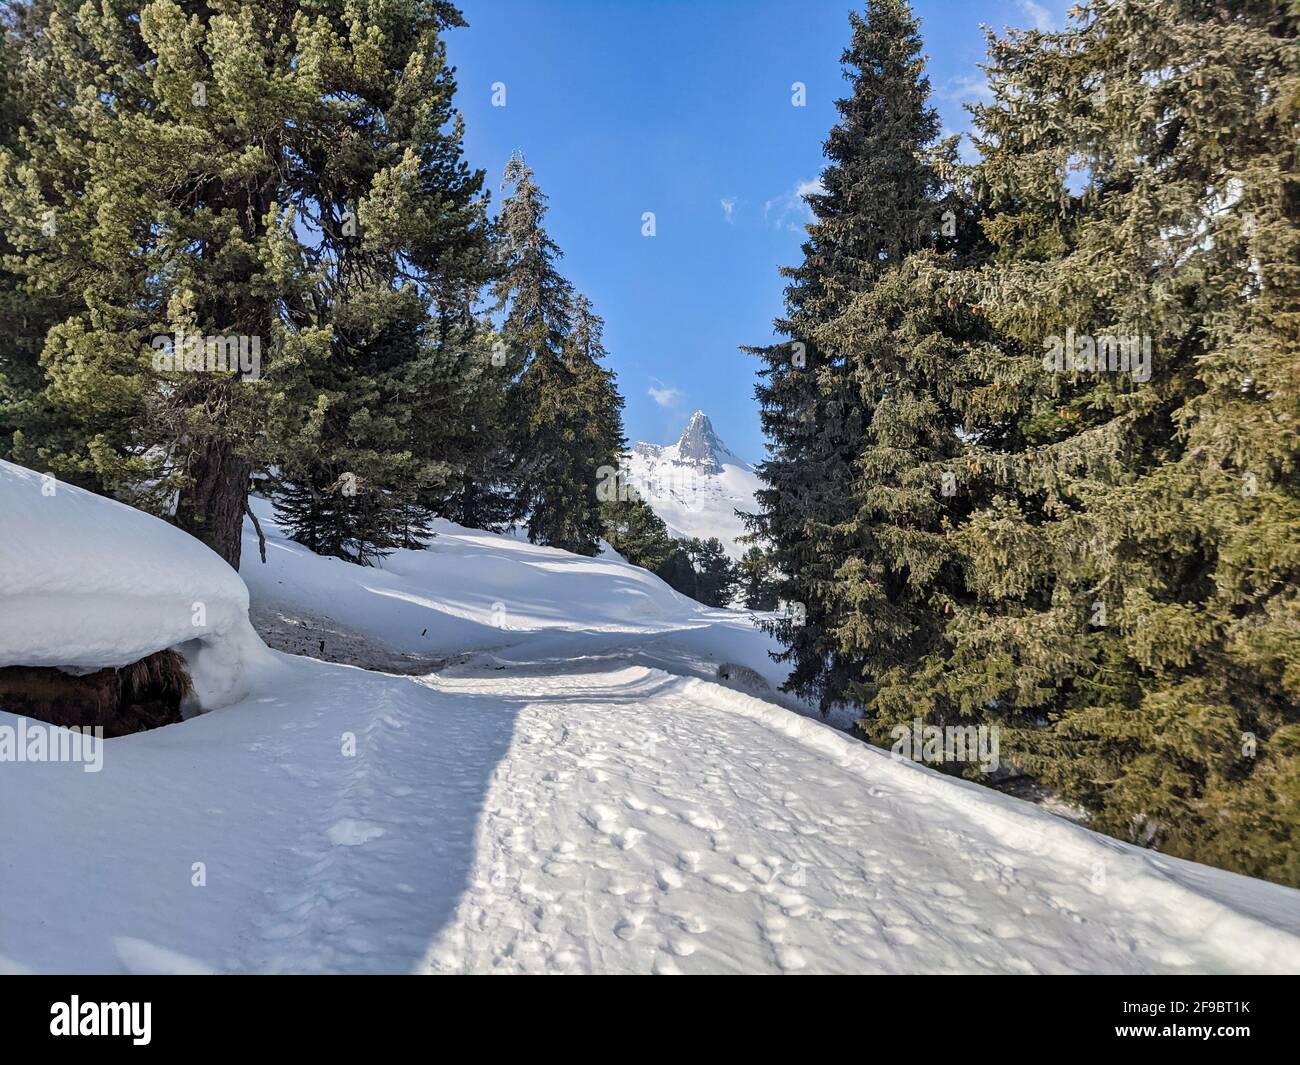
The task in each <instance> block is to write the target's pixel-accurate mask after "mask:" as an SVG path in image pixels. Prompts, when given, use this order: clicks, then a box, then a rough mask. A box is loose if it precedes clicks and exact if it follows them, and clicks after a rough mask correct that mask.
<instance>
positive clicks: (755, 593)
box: [737, 546, 777, 610]
mask: <svg viewBox="0 0 1300 1065" xmlns="http://www.w3.org/2000/svg"><path fill="white" fill-rule="evenodd" d="M737 576H738V580H739V584H740V597H741V599H742V600H743V601H744V604H745V606H747V607H749V609H750V610H775V609H776V604H777V595H776V580H775V576H774V574H773V572H772V560H771V558H770V557H769V556H768V554H767V552H765V551H764V550H763V549H762V548H761V547H757V546H753V547H750V548H748V549H747V550H746V551H745V554H744V556H743V557H742V558H741V560H740V564H739V565H738V566H737Z"/></svg>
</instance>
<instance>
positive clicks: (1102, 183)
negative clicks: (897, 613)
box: [881, 0, 1300, 883]
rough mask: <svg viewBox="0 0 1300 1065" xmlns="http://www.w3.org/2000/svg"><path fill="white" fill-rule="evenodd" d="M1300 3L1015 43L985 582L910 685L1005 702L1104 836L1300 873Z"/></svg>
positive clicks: (990, 282) (985, 507)
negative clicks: (1299, 134)
mask: <svg viewBox="0 0 1300 1065" xmlns="http://www.w3.org/2000/svg"><path fill="white" fill-rule="evenodd" d="M1298 22H1300V20H1298V19H1297V16H1296V14H1295V13H1294V10H1291V11H1288V10H1287V8H1286V5H1283V4H1279V3H1269V2H1248V3H1242V4H1237V5H1233V6H1231V7H1228V6H1226V5H1219V4H1210V3H1197V2H1179V3H1170V2H1155V0H1116V2H1108V3H1092V4H1084V5H1081V7H1080V8H1079V9H1078V11H1077V14H1076V17H1075V18H1074V19H1073V20H1072V22H1071V24H1070V25H1069V26H1068V27H1067V28H1066V29H1065V30H1063V31H1060V32H1057V33H1040V32H1025V33H1013V34H1011V35H1010V36H1009V37H1007V38H1005V39H997V40H993V41H992V42H991V66H990V77H991V83H992V88H993V92H994V100H993V102H992V103H991V104H989V105H987V106H984V107H980V108H978V109H977V125H978V129H979V131H980V137H979V143H980V147H981V149H982V151H983V154H984V159H983V160H982V162H981V163H980V164H979V166H978V168H977V170H976V175H975V180H976V186H977V188H978V190H979V193H980V196H981V199H982V201H983V204H982V206H983V209H984V211H985V212H986V214H985V218H984V221H983V226H984V229H985V232H986V233H987V234H988V236H989V238H990V240H991V241H992V242H993V244H994V246H995V251H994V254H993V256H992V257H991V260H990V262H989V263H988V265H987V266H985V267H983V268H981V269H979V270H977V271H974V272H973V273H971V274H969V275H966V276H955V277H954V278H953V279H952V285H951V288H950V291H951V293H952V295H953V298H954V299H960V298H961V297H962V296H963V295H964V296H965V297H966V298H967V299H968V300H969V301H970V302H971V303H973V304H974V305H975V306H976V308H977V311H978V313H979V315H980V316H981V318H982V319H983V320H984V321H985V322H986V323H987V324H988V326H989V328H990V329H991V330H993V332H994V333H995V336H996V340H995V341H994V343H993V345H992V346H993V348H994V349H996V352H997V357H989V355H990V352H989V351H988V350H984V351H980V350H979V349H977V348H975V347H972V348H971V349H970V351H969V355H970V360H971V361H970V367H969V368H970V370H971V372H972V373H974V374H976V375H978V376H980V377H981V378H982V380H981V381H980V383H979V386H978V387H976V388H973V389H972V390H971V396H972V402H971V404H970V406H969V409H968V412H967V416H968V422H969V431H970V438H969V439H970V447H969V454H968V455H967V456H965V457H964V459H963V461H962V463H961V466H959V467H957V468H958V469H959V470H961V473H962V476H961V482H960V490H961V491H962V492H963V493H965V494H968V495H969V496H970V497H971V499H972V500H973V501H974V507H973V509H972V512H971V513H970V515H969V517H968V518H967V519H966V520H964V521H963V522H962V523H961V525H960V527H959V528H957V529H956V530H955V531H954V533H953V536H952V543H953V545H954V548H955V550H957V551H958V552H959V554H960V556H961V560H962V565H963V569H964V571H965V573H966V579H967V582H968V587H969V593H968V595H966V596H965V597H959V598H957V599H956V600H955V601H954V603H953V610H952V613H951V616H950V617H948V619H947V627H946V639H945V643H944V646H943V647H942V648H940V649H939V650H937V651H936V652H935V653H933V654H932V655H930V656H929V658H928V659H927V661H926V662H925V663H923V664H922V666H921V667H920V668H918V669H916V670H915V671H914V672H913V673H912V675H911V676H910V677H907V678H897V679H898V683H896V684H894V685H892V690H891V692H890V693H888V695H887V696H884V695H882V696H881V698H882V699H884V698H886V697H887V698H888V699H892V700H893V701H894V703H895V704H896V705H898V706H903V705H911V706H913V707H917V708H919V711H920V712H934V711H936V710H937V711H939V712H943V711H944V710H945V709H951V710H953V711H955V712H959V713H963V714H967V715H984V716H987V717H989V718H991V719H993V720H1001V721H1002V722H1003V723H1004V724H1005V725H1006V726H1007V730H1006V732H1005V733H1004V741H1003V742H1004V751H1006V750H1007V749H1008V748H1010V749H1011V751H1012V752H1013V757H1015V758H1016V759H1017V760H1018V761H1019V764H1020V765H1021V766H1022V767H1023V768H1025V769H1027V770H1028V771H1030V772H1032V773H1033V774H1035V775H1036V776H1037V777H1038V778H1039V779H1040V780H1042V781H1043V782H1045V783H1046V784H1048V785H1049V786H1050V787H1052V788H1054V789H1056V790H1057V791H1059V792H1060V793H1061V794H1063V795H1064V796H1065V797H1066V798H1068V799H1069V800H1071V801H1073V802H1076V803H1078V804H1079V805H1081V806H1083V807H1084V808H1085V809H1087V810H1088V811H1089V812H1090V813H1091V817H1092V821H1091V823H1092V824H1093V825H1094V826H1095V827H1097V828H1099V829H1101V830H1103V831H1106V832H1110V833H1112V834H1115V835H1118V836H1120V837H1122V838H1127V839H1131V840H1134V841H1136V842H1141V843H1146V844H1151V845H1155V846H1159V847H1161V848H1162V849H1165V850H1168V851H1170V852H1172V853H1176V854H1181V855H1185V856H1188V857H1194V858H1197V859H1199V860H1202V861H1210V862H1213V863H1215V864H1219V865H1223V866H1226V867H1228V868H1233V869H1237V870H1239V871H1242V872H1246V873H1250V874H1252V875H1258V876H1265V877H1269V878H1272V879H1277V880H1281V881H1284V882H1288V883H1297V882H1300V847H1298V846H1297V838H1298V837H1297V835H1296V832H1297V828H1298V826H1300V819H1298V818H1297V816H1296V813H1297V810H1298V809H1300V686H1298V678H1300V670H1298V668H1297V663H1298V662H1300V658H1298V657H1297V641H1296V638H1295V634H1296V632H1297V631H1300V614H1298V613H1297V611H1298V610H1300V599H1298V598H1297V595H1296V588H1297V586H1298V584H1300V569H1298V564H1300V554H1298V553H1297V550H1298V548H1297V545H1300V479H1298V478H1297V477H1296V473H1295V471H1296V468H1297V463H1298V461H1300V451H1298V449H1300V438H1298V437H1297V434H1296V432H1295V425H1296V422H1297V418H1300V383H1298V381H1297V377H1296V374H1295V366H1296V362H1297V346H1296V345H1297V336H1300V328H1298V324H1300V323H1298V317H1297V316H1298V315H1300V298H1298V297H1300V271H1298V270H1297V268H1296V263H1297V262H1298V261H1300V255H1298V254H1297V251H1298V249H1300V231H1298V228H1297V224H1298V216H1300V207H1298V205H1300V195H1298V193H1297V188H1298V186H1297V183H1296V178H1295V175H1296V173H1297V172H1300V167H1298V166H1297V163H1298V162H1300V158H1298V156H1297V140H1296V137H1295V112H1294V108H1295V101H1296V99H1297V84H1298V80H1297V64H1296V56H1297V45H1296V30H1297V25H1298ZM1148 343H1149V344H1150V348H1149V351H1150V354H1149V357H1148V355H1147V350H1148V349H1147V344H1148Z"/></svg>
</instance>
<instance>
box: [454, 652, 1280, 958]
mask: <svg viewBox="0 0 1300 1065" xmlns="http://www.w3.org/2000/svg"><path fill="white" fill-rule="evenodd" d="M595 668H596V670H597V671H595V672H588V673H585V674H582V673H577V674H575V673H568V674H552V675H549V676H548V675H545V673H543V674H542V675H537V676H531V677H527V676H525V677H521V676H520V675H519V674H516V673H514V672H511V673H509V674H506V673H502V674H499V675H498V676H495V677H492V676H489V677H482V676H469V677H463V678H459V679H443V680H441V681H439V682H438V683H437V686H438V688H439V690H441V691H443V692H445V693H447V694H453V693H454V694H456V695H458V696H461V697H466V696H477V697H483V696H488V695H491V694H505V693H506V692H513V693H517V692H519V691H520V690H527V691H528V692H529V693H530V696H529V701H528V703H527V705H526V706H524V707H523V708H522V709H521V710H520V712H519V715H518V718H517V720H516V724H515V733H514V739H513V742H512V744H511V748H510V751H509V753H508V754H507V755H506V757H505V758H504V760H503V761H502V762H501V764H500V765H499V766H498V767H497V769H496V771H495V773H494V775H493V777H492V782H491V787H490V790H489V792H488V796H487V800H486V805H485V813H484V818H483V820H482V822H481V823H480V826H479V838H478V846H477V851H478V853H477V858H476V862H475V867H474V872H473V875H472V878H471V885H470V888H469V890H468V891H467V893H466V894H465V896H464V897H463V898H462V900H461V903H460V905H459V907H458V910H457V913H456V916H455V920H454V922H453V923H452V925H451V927H450V928H448V929H447V930H446V931H445V932H444V933H443V934H442V936H441V937H440V939H439V942H438V943H437V944H436V945H435V947H434V949H433V950H432V951H431V952H430V955H429V958H428V967H429V969H430V970H431V971H434V972H485V971H506V972H520V971H522V972H544V971H567V972H600V973H606V972H627V973H648V972H657V973H675V972H764V971H773V972H777V971H797V970H807V971H816V972H889V973H902V972H936V971H937V972H999V973H1064V972H1194V971H1211V972H1227V971H1235V970H1239V969H1244V970H1250V971H1264V970H1278V971H1295V969H1296V968H1297V965H1300V939H1298V938H1297V937H1296V936H1295V935H1294V934H1288V933H1285V932H1280V931H1278V930H1277V928H1276V927H1268V926H1266V925H1263V924H1260V923H1257V922H1256V921H1255V920H1253V919H1252V918H1250V917H1248V916H1245V915H1243V914H1241V913H1239V912H1236V911H1234V910H1233V909H1230V908H1229V907H1228V906H1226V905H1223V904H1222V902H1221V901H1219V900H1214V899H1210V898H1207V897H1206V896H1205V895H1204V894H1201V893H1197V892H1194V891H1192V890H1189V888H1188V887H1187V886H1184V883H1180V881H1184V882H1187V881H1189V880H1190V881H1193V882H1194V881H1195V880H1197V878H1198V877H1199V876H1200V875H1201V873H1203V872H1204V869H1203V867H1199V866H1193V865H1190V864H1189V863H1183V862H1178V861H1176V860H1173V859H1168V858H1164V857H1161V856H1159V855H1152V854H1151V853H1150V852H1144V851H1138V850H1136V849H1135V848H1131V847H1127V846H1125V845H1123V844H1119V843H1115V842H1113V841H1109V840H1105V839H1103V838H1102V837H1098V836H1095V835H1093V834H1092V833H1088V832H1086V831H1084V830H1082V829H1079V828H1077V827H1075V826H1072V825H1069V824H1068V823H1066V822H1063V821H1059V820H1057V819H1055V818H1052V817H1051V816H1050V815H1047V814H1044V813H1042V812H1041V811H1037V810H1032V809H1029V808H1028V807H1024V812H1021V810H1019V809H1017V807H1023V804H1020V803H1017V802H1016V800H1012V799H1007V798H1005V797H1002V796H997V795H993V794H991V793H987V792H983V793H981V792H979V791H977V790H976V789H975V788H974V786H970V785H968V786H963V785H957V784H954V783H953V782H952V781H950V780H946V779H941V778H939V777H938V776H937V775H935V774H931V773H929V772H928V771H925V770H920V769H918V768H916V767H914V766H911V765H898V764H896V763H894V762H892V761H891V760H890V759H889V758H888V756H886V755H883V754H881V753H880V752H876V751H872V750H870V749H869V748H866V747H864V746H862V745H860V744H856V743H854V742H853V741H850V740H847V739H845V738H844V737H842V736H840V735H838V734H836V733H834V732H832V731H831V730H829V729H826V728H823V727H822V726H819V725H817V724H815V723H812V722H808V721H806V720H803V719H799V718H797V717H794V716H793V715H790V714H789V713H788V712H786V711H782V710H780V709H777V708H776V707H772V706H770V705H768V704H764V703H761V702H759V701H757V700H754V699H751V698H749V697H747V696H744V695H740V694H737V693H734V692H731V691H728V690H726V689H723V688H720V687H718V686H717V685H712V684H707V683H703V682H701V681H699V680H695V679H684V678H680V677H675V676H671V675H669V674H666V673H662V672H660V671H657V670H652V669H645V668H643V667H639V666H633V667H628V668H624V669H615V670H610V669H609V667H608V666H607V665H597V666H596V667H595ZM782 733H784V735H782ZM1212 876H1213V877H1216V878H1225V879H1224V881H1223V884H1222V885H1220V886H1221V887H1225V888H1227V889H1228V890H1229V891H1230V890H1231V886H1232V884H1231V882H1232V881H1239V880H1240V878H1235V877H1230V876H1229V875H1228V874H1221V873H1214V874H1212ZM1250 883H1251V884H1252V887H1257V888H1262V889H1263V890H1262V891H1260V892H1258V899H1257V901H1259V900H1263V905H1264V907H1265V909H1266V910H1267V911H1268V912H1267V913H1266V914H1264V916H1267V917H1269V918H1270V919H1271V920H1272V921H1273V922H1275V923H1276V922H1277V921H1278V920H1279V918H1281V917H1283V916H1284V915H1286V914H1287V913H1288V912H1289V914H1290V924H1291V927H1292V931H1293V932H1294V931H1295V930H1296V929H1295V927H1294V926H1295V924H1296V922H1297V921H1298V920H1300V913H1297V912H1296V901H1297V899H1298V898H1300V894H1297V893H1295V892H1291V891H1288V890H1286V889H1282V888H1275V887H1273V886H1272V885H1261V884H1259V883H1258V882H1250ZM1197 886H1198V887H1202V888H1203V887H1204V885H1197ZM1221 894H1222V893H1221Z"/></svg>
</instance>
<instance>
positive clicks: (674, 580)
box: [655, 546, 699, 599]
mask: <svg viewBox="0 0 1300 1065" xmlns="http://www.w3.org/2000/svg"><path fill="white" fill-rule="evenodd" d="M655 574H656V575H657V576H658V577H659V579H660V580H662V581H663V582H664V583H665V584H667V585H668V586H669V587H670V588H672V589H673V590H674V591H677V592H681V594H682V595H684V596H686V597H687V598H689V599H698V598H699V575H698V574H697V573H696V572H695V566H694V565H693V564H692V562H691V556H690V554H689V553H688V552H687V550H686V548H685V547H683V546H674V547H673V549H672V551H671V552H669V555H668V557H667V558H666V559H665V560H664V562H663V564H662V565H661V566H660V567H659V568H658V569H657V570H655Z"/></svg>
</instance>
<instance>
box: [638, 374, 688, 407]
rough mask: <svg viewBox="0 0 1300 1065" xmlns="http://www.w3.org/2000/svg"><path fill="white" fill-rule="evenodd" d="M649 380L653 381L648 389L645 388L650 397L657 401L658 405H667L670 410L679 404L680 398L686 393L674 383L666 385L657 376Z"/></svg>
mask: <svg viewBox="0 0 1300 1065" xmlns="http://www.w3.org/2000/svg"><path fill="white" fill-rule="evenodd" d="M651 381H652V382H653V383H652V384H651V385H650V387H649V389H647V392H648V393H649V395H650V398H651V399H653V400H654V401H655V402H656V403H658V404H659V406H661V407H668V408H669V409H670V410H671V409H672V408H673V407H677V406H680V405H681V402H682V399H683V398H685V395H686V393H684V392H683V391H682V390H681V389H680V388H677V387H676V386H675V385H666V384H664V383H663V382H662V381H660V380H659V379H658V378H651Z"/></svg>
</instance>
